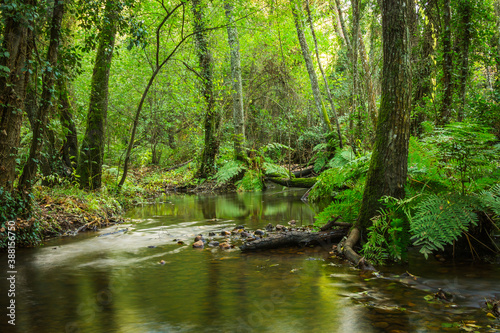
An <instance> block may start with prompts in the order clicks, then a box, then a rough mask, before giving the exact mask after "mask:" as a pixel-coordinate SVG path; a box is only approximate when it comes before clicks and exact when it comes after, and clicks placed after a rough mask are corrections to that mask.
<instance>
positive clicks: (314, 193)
mask: <svg viewBox="0 0 500 333" xmlns="http://www.w3.org/2000/svg"><path fill="white" fill-rule="evenodd" d="M369 161H370V154H365V155H362V156H358V157H356V158H354V154H352V150H351V149H350V148H345V149H344V150H342V151H341V152H338V153H337V154H336V155H335V157H333V158H332V159H331V160H330V161H329V162H328V164H329V165H330V166H331V167H332V168H331V169H327V170H326V171H324V172H323V173H322V174H321V175H320V176H319V177H318V182H317V184H316V186H315V187H314V188H313V189H312V190H311V192H310V194H309V200H311V201H312V202H315V201H319V200H321V199H324V198H333V197H336V195H337V194H338V192H339V191H342V190H345V189H349V188H353V187H355V186H356V185H357V184H358V183H359V182H361V183H362V185H364V181H363V180H364V178H363V177H362V176H363V175H365V174H366V172H367V171H368V165H369ZM361 178H363V180H361Z"/></svg>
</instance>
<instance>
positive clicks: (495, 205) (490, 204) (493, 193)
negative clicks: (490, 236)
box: [478, 184, 500, 218]
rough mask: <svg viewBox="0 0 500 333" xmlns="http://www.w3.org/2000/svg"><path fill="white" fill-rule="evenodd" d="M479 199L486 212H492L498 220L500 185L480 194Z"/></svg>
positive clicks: (499, 212) (499, 213) (499, 215)
mask: <svg viewBox="0 0 500 333" xmlns="http://www.w3.org/2000/svg"><path fill="white" fill-rule="evenodd" d="M478 199H479V203H480V205H481V207H482V208H483V210H484V211H488V210H490V211H492V212H493V213H494V214H495V215H496V217H497V218H498V217H500V184H496V185H494V186H492V187H491V188H490V189H489V190H488V191H486V190H483V191H481V192H479V195H478Z"/></svg>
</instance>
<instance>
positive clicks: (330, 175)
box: [310, 123, 500, 263]
mask: <svg viewBox="0 0 500 333" xmlns="http://www.w3.org/2000/svg"><path fill="white" fill-rule="evenodd" d="M427 125H428V126H427V131H426V132H425V133H424V135H422V137H421V138H419V139H417V138H415V137H412V138H411V139H410V146H409V159H408V182H407V184H406V187H405V190H406V197H405V198H404V199H395V198H390V197H385V198H383V199H382V201H383V203H384V208H383V209H381V210H380V211H379V215H377V216H375V217H374V218H373V219H372V222H373V225H372V226H371V227H370V228H369V230H368V236H367V237H365V243H364V245H363V253H364V255H365V257H366V258H367V259H369V260H371V261H373V262H375V263H383V262H386V261H387V260H394V261H400V260H404V259H405V255H406V249H407V247H408V246H409V245H411V244H413V245H415V246H419V247H420V252H421V253H423V254H424V255H425V256H426V257H427V256H428V255H429V254H431V253H433V252H436V251H445V250H448V248H450V247H451V251H452V254H453V255H454V254H457V253H459V252H462V253H463V252H466V253H468V254H469V255H470V256H472V257H473V258H475V257H479V256H480V254H481V253H485V252H490V253H498V252H500V251H499V249H498V247H497V246H496V244H495V241H494V240H493V239H492V238H491V237H492V236H491V234H492V232H495V231H496V232H497V233H498V231H499V230H500V183H499V179H500V168H499V167H500V164H499V162H500V161H499V156H500V155H499V150H500V149H499V148H500V147H499V144H498V143H496V144H495V142H496V138H495V136H494V135H491V134H489V133H488V129H485V128H484V127H481V126H479V125H477V124H474V123H452V124H449V125H447V126H446V127H445V128H436V129H434V128H432V127H431V126H430V125H429V124H427ZM329 166H330V167H331V168H330V169H329V170H327V171H325V172H323V173H322V174H321V175H320V176H319V178H318V183H317V185H316V186H315V188H314V189H313V190H312V191H311V194H310V200H312V201H319V200H321V199H324V198H325V197H326V198H330V200H331V203H330V204H329V205H328V207H326V209H324V210H323V211H322V212H321V213H319V214H318V216H317V221H316V224H317V225H318V226H321V225H324V224H325V223H327V222H328V221H329V220H330V219H332V217H333V216H339V215H340V216H342V218H343V220H345V221H349V222H355V221H356V219H357V216H358V212H359V209H360V206H361V200H362V196H363V188H364V183H365V177H366V173H367V170H368V166H369V153H360V154H358V155H356V156H354V154H352V152H351V151H350V150H348V149H346V150H344V151H342V152H339V153H338V154H336V155H335V157H334V158H333V159H331V160H330V161H329Z"/></svg>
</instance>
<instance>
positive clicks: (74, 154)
mask: <svg viewBox="0 0 500 333" xmlns="http://www.w3.org/2000/svg"><path fill="white" fill-rule="evenodd" d="M59 103H60V105H61V106H60V108H59V116H60V118H61V125H62V127H63V128H64V133H65V138H64V143H63V147H62V159H63V162H64V164H65V165H66V167H67V168H68V169H69V170H71V171H72V172H73V170H76V168H77V165H78V163H77V160H78V135H77V131H76V126H75V121H74V120H73V114H72V112H71V109H72V108H71V103H70V100H69V92H68V87H67V85H66V81H65V80H64V79H63V78H60V79H59Z"/></svg>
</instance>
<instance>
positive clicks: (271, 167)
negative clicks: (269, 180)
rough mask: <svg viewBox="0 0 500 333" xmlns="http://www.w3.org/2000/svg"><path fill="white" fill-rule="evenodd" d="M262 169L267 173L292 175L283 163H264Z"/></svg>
mask: <svg viewBox="0 0 500 333" xmlns="http://www.w3.org/2000/svg"><path fill="white" fill-rule="evenodd" d="M262 169H263V170H264V173H265V174H266V175H270V174H271V175H277V176H278V177H285V178H287V177H290V173H289V172H288V170H287V169H286V168H284V167H282V166H281V165H278V164H274V163H271V162H264V163H262Z"/></svg>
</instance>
